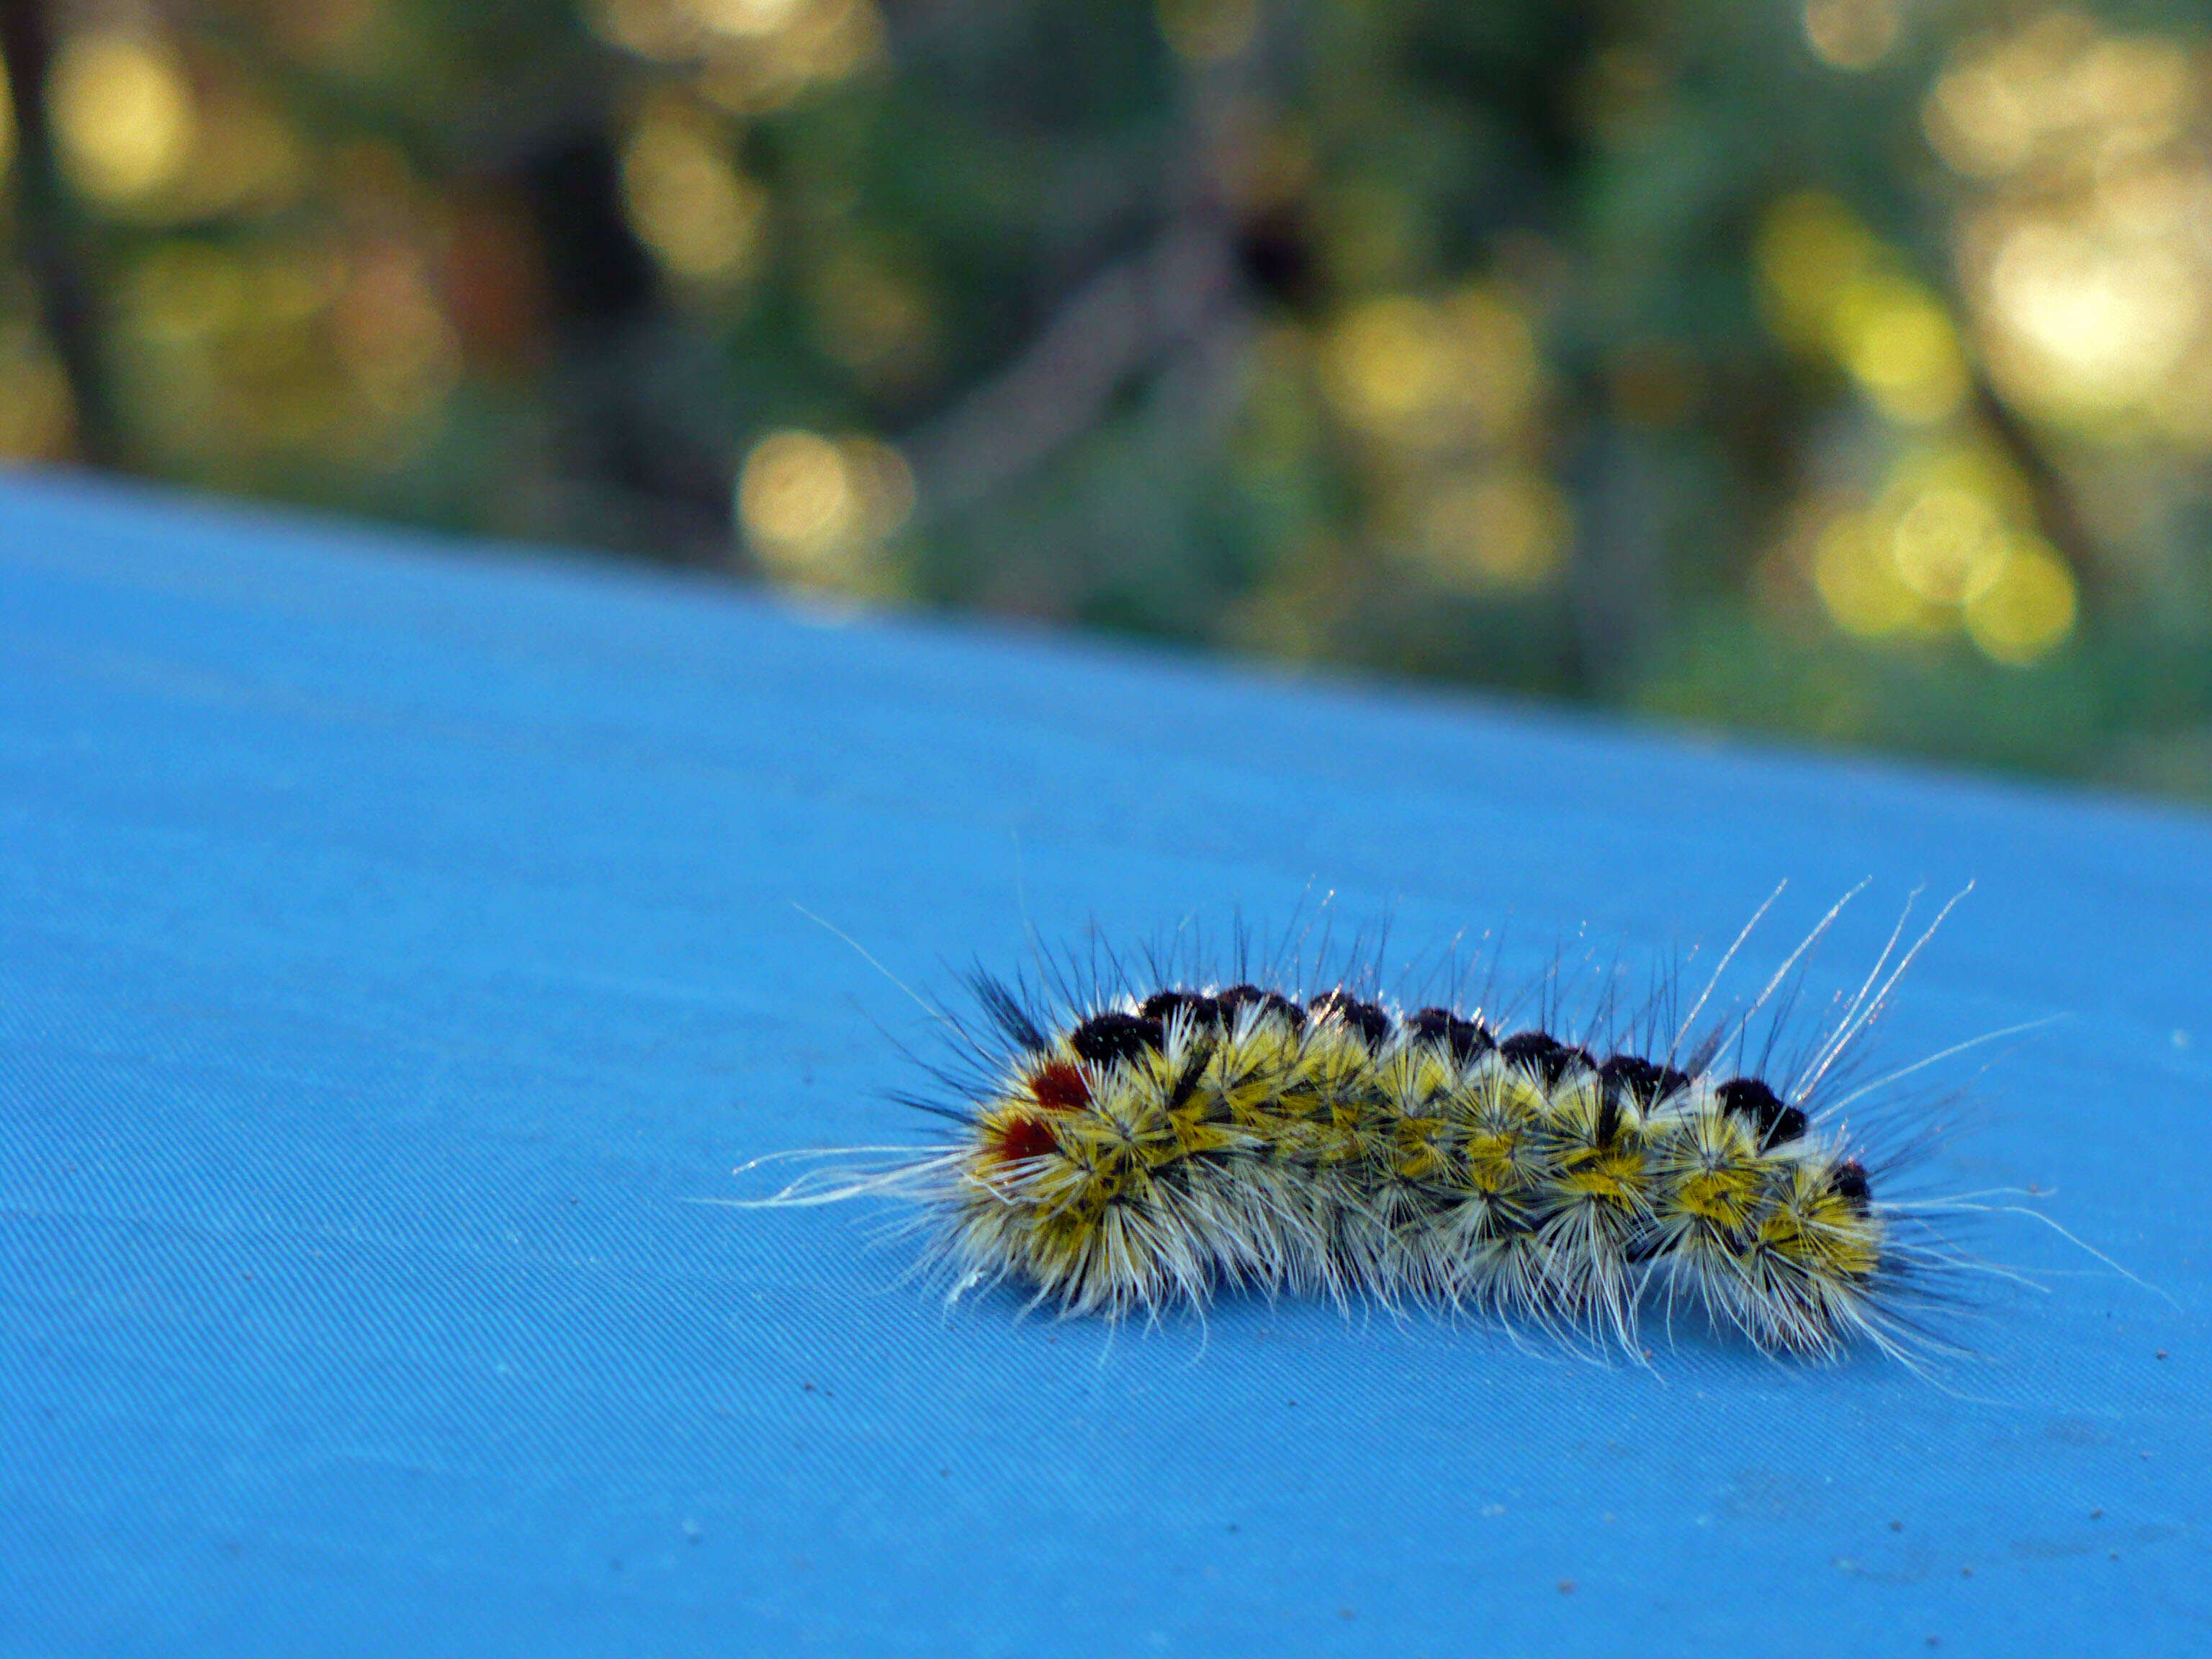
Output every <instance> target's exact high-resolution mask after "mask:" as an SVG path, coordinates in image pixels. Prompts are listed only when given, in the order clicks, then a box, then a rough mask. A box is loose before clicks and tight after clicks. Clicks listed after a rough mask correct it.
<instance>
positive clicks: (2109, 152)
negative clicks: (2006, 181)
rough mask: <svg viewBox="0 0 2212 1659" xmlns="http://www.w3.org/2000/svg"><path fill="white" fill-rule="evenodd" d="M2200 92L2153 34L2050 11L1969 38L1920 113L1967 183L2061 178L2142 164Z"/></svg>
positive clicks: (2183, 58) (2182, 60) (2175, 132)
mask: <svg viewBox="0 0 2212 1659" xmlns="http://www.w3.org/2000/svg"><path fill="white" fill-rule="evenodd" d="M2200 98H2201V94H2200V92H2199V90H2198V86H2197V76H2196V75H2195V73H2194V72H2193V70H2192V69H2191V64H2190V60H2189V54H2188V52H2186V51H2185V49H2184V48H2183V47H2182V46H2180V45H2179V43H2178V42H2175V41H2172V40H2165V39H2161V38H2159V37H2157V36H2132V37H2130V36H2117V35H2111V34H2106V33H2103V32H2102V31H2100V29H2099V28H2098V27H2096V25H2095V24H2093V22H2091V21H2090V20H2089V19H2088V18H2087V17H2085V16H2083V15H2081V14H2080V13H2078V12H2071V11H2057V12H2051V13H2046V14H2045V15H2044V16H2042V17H2040V18H2039V19H2037V20H2036V21H2033V22H2031V23H2029V24H2028V25H2027V27H2024V28H2021V29H2020V30H2018V31H2016V32H2015V33H2011V34H2008V35H2002V36H1983V37H1978V38H1976V39H1973V40H1969V41H1968V42H1967V43H1966V46H1963V47H1962V48H1961V49H1960V52H1958V53H1957V54H1956V56H1955V57H1954V58H1953V60H1952V62H1951V63H1950V64H1949V65H1948V67H1947V68H1946V69H1945V70H1944V72H1943V73H1942V76H1939V77H1938V78H1937V80H1936V85H1935V87H1934V88H1933V89H1932V90H1931V91H1930V92H1929V95H1928V100H1927V103H1926V105H1925V106H1923V111H1922V120H1923V126H1924V127H1925V129H1926V131H1927V134H1928V139H1929V143H1932V144H1933V145H1934V146H1935V147H1936V153H1937V154H1938V155H1941V156H1942V158H1943V159H1944V161H1947V162H1948V163H1949V164H1950V166H1951V167H1953V168H1954V170H1955V171H1957V172H1959V173H1963V174H1965V175H1966V176H1967V177H1969V178H1978V179H2002V178H2003V177H2005V176H2006V175H2008V174H2010V173H2017V172H2020V171H2021V170H2022V169H2025V168H2029V167H2043V166H2048V167H2055V168H2057V170H2060V171H2063V172H2076V173H2079V172H2083V171H2087V170H2093V169H2095V168H2099V167H2109V166H2111V165H2112V164H2113V163H2114V162H2117V161H2124V160H2125V159H2126V158H2128V157H2130V156H2132V155H2142V154H2147V153H2148V152H2149V151H2152V150H2154V149H2158V148H2160V146H2162V145H2164V144H2166V143H2170V142H2172V140H2173V139H2175V138H2177V137H2179V136H2180V135H2181V134H2182V132H2183V131H2185V129H2186V127H2187V125H2188V124H2189V121H2190V119H2191V115H2192V113H2193V112H2195V110H2196V108H2197V105H2198V102H2199V100H2200Z"/></svg>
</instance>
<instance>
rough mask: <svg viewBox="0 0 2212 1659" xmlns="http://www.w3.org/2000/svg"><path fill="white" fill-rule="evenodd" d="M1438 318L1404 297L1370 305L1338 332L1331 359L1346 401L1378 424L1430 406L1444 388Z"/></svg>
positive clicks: (1363, 417) (1359, 415)
mask: <svg viewBox="0 0 2212 1659" xmlns="http://www.w3.org/2000/svg"><path fill="white" fill-rule="evenodd" d="M1441 334H1442V331H1441V329H1440V328H1439V327H1438V325H1437V319H1436V317H1435V314H1434V313H1432V312H1431V310H1430V308H1429V307H1427V306H1425V305H1424V304H1423V303H1422V302H1421V301H1419V300H1415V299H1412V298H1409V297H1407V296H1404V295H1394V296H1392V297H1390V298H1389V299H1383V300H1370V301H1368V302H1367V303H1366V304H1365V305H1363V306H1361V307H1359V308H1358V310H1356V311H1354V312H1353V313H1352V315H1351V316H1350V317H1349V318H1348V319H1346V321H1345V322H1344V324H1343V325H1342V326H1341V327H1340V328H1339V329H1338V331H1337V334H1336V338H1335V340H1334V351H1333V352H1332V354H1331V358H1332V363H1331V366H1332V367H1333V368H1334V369H1335V371H1336V374H1337V380H1338V385H1339V386H1340V388H1341V390H1342V392H1343V395H1344V400H1345V402H1346V404H1347V405H1348V406H1349V408H1350V409H1351V410H1352V414H1353V416H1354V417H1355V418H1357V419H1361V420H1364V421H1365V422H1369V423H1370V424H1371V423H1378V422H1389V421H1393V420H1398V419H1401V418H1403V417H1404V416H1407V415H1410V414H1413V413H1415V412H1416V411H1418V410H1422V409H1425V408H1426V407H1428V406H1429V405H1430V404H1431V403H1432V402H1433V401H1434V400H1435V398H1436V397H1437V393H1438V392H1440V391H1441V389H1442V388H1443V379H1444V372H1445V354H1444V352H1443V350H1442V349H1440V348H1441V346H1442V343H1443V342H1442V339H1441Z"/></svg>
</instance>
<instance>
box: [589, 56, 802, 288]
mask: <svg viewBox="0 0 2212 1659" xmlns="http://www.w3.org/2000/svg"><path fill="white" fill-rule="evenodd" d="M622 181H623V203H624V204H625V205H626V206H627V207H628V209H629V216H630V222H631V223H632V225H633V226H635V228H636V230H637V234H638V239H639V240H641V241H642V242H643V243H644V244H645V245H646V246H647V247H649V248H651V249H652V250H653V256H654V257H655V258H658V259H659V261H660V263H661V264H662V265H664V266H665V268H666V269H667V270H668V271H669V272H670V273H671V275H673V276H678V277H679V278H681V279H683V280H684V281H685V282H690V283H702V284H708V285H722V286H726V285H728V284H731V283H737V282H739V281H742V280H743V279H744V277H745V276H749V275H750V273H751V272H752V270H753V269H754V268H755V266H756V264H757V262H758V259H759V256H760V252H761V242H762V236H763V230H764V228H765V223H766V220H767V216H768V197H767V192H766V191H763V190H762V189H761V187H760V186H759V185H757V184H755V183H753V182H752V180H750V179H747V178H746V177H745V176H744V174H743V173H739V172H738V169H737V167H735V166H734V165H733V164H732V161H731V159H730V156H729V154H728V151H727V149H726V145H725V144H724V143H723V142H722V140H721V136H720V133H719V132H717V131H715V130H714V126H713V125H712V124H711V123H710V122H708V120H706V119H705V118H702V116H701V115H699V114H698V113H697V112H695V111H694V110H692V109H690V107H689V106H685V105H684V104H681V103H679V102H678V101H676V100H672V99H671V100H659V101H657V102H656V103H654V104H653V105H652V106H648V107H647V111H646V112H645V113H644V114H643V115H642V116H641V118H639V120H638V122H637V124H636V125H635V127H633V128H632V129H631V131H630V135H629V142H628V143H626V144H625V145H624V146H623V158H622Z"/></svg>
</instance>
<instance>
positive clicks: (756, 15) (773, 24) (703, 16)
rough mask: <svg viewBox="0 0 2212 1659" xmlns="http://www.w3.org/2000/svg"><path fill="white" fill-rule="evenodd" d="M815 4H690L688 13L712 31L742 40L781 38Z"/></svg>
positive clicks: (762, 0) (740, 0) (710, 0)
mask: <svg viewBox="0 0 2212 1659" xmlns="http://www.w3.org/2000/svg"><path fill="white" fill-rule="evenodd" d="M810 5H811V0H688V3H687V9H689V10H690V13H691V15H693V16H694V17H696V18H697V19H698V20H699V21H700V22H701V23H702V24H703V25H704V26H705V27H707V28H708V30H709V31H711V32H712V33H716V34H726V35H732V36H734V37H735V38H737V39H738V40H759V39H761V38H762V37H763V36H766V35H771V34H780V33H782V32H783V31H784V30H785V29H787V28H789V27H791V26H792V24H793V21H795V20H796V19H797V18H798V17H799V15H800V14H802V13H803V12H805V11H806V10H807V9H808V8H809V6H810Z"/></svg>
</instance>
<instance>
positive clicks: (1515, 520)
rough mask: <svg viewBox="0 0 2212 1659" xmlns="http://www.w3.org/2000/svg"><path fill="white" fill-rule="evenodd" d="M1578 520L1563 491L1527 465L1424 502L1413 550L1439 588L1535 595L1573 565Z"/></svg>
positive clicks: (1447, 483) (1474, 476)
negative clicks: (1571, 550) (1568, 564)
mask: <svg viewBox="0 0 2212 1659" xmlns="http://www.w3.org/2000/svg"><path fill="white" fill-rule="evenodd" d="M1573 531H1574V520H1573V514H1572V511H1571V508H1570V507H1569V506H1568V504H1567V499H1566V496H1565V495H1564V494H1563V493H1562V492H1561V490H1560V489H1559V486H1558V485H1557V484H1555V483H1553V482H1552V481H1551V479H1549V478H1547V477H1544V475H1543V474H1541V473H1540V472H1534V471H1528V469H1526V468H1520V467H1513V468H1504V469H1499V470H1498V471H1483V472H1475V473H1467V474H1457V475H1454V476H1451V477H1446V478H1444V479H1443V480H1442V481H1440V482H1439V483H1437V486H1436V488H1435V489H1434V490H1433V491H1432V493H1431V495H1430V496H1429V498H1428V500H1427V501H1426V503H1425V505H1424V507H1423V508H1422V510H1421V513H1420V521H1419V530H1418V535H1417V539H1416V541H1415V543H1414V545H1413V553H1414V555H1415V556H1416V558H1417V559H1418V561H1419V563H1420V565H1421V567H1422V568H1423V570H1424V571H1425V573H1426V574H1428V576H1429V577H1430V579H1431V580H1433V581H1435V582H1436V583H1437V585H1438V586H1443V587H1447V588H1450V589H1453V590H1455V591H1458V592H1533V591H1534V590H1535V589H1538V588H1541V587H1545V586H1549V585H1550V584H1551V583H1552V582H1553V581H1555V580H1557V579H1558V577H1559V573H1560V571H1561V570H1562V569H1563V568H1565V562H1566V556H1567V550H1568V544H1569V543H1570V541H1571V539H1572V536H1573Z"/></svg>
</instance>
